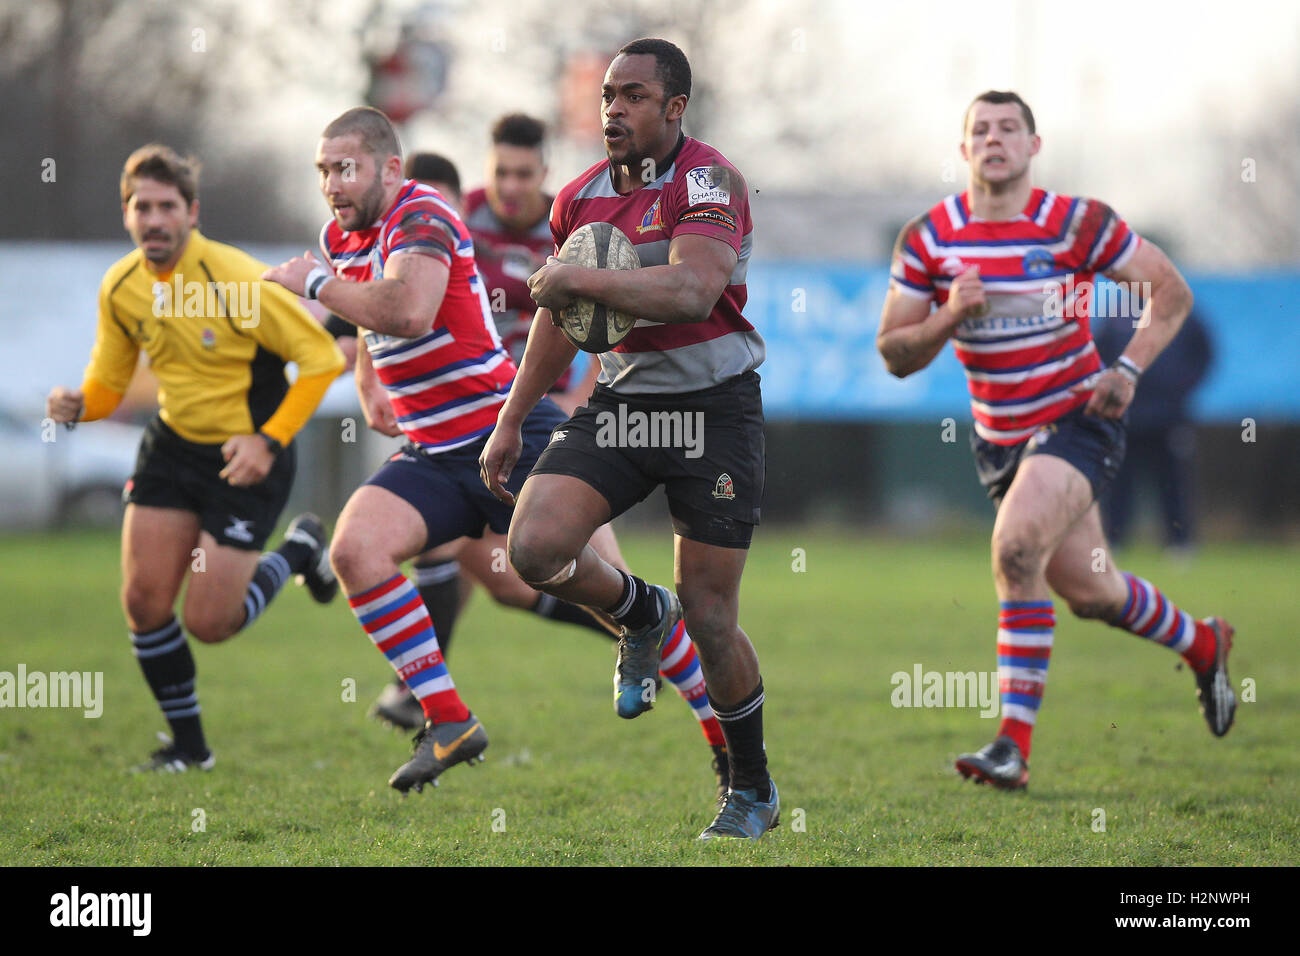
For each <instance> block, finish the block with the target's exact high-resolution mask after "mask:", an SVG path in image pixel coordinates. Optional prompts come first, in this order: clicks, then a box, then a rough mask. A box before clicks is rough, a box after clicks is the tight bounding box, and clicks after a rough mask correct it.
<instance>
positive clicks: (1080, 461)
mask: <svg viewBox="0 0 1300 956" xmlns="http://www.w3.org/2000/svg"><path fill="white" fill-rule="evenodd" d="M1124 433H1125V426H1124V421H1123V420H1122V419H1114V418H1099V417H1097V416H1096V415H1085V414H1084V413H1083V407H1082V406H1080V407H1079V408H1076V409H1074V410H1073V411H1070V412H1067V413H1066V414H1064V415H1062V416H1061V417H1060V418H1058V419H1057V420H1056V421H1054V422H1048V423H1047V424H1046V425H1043V426H1042V427H1041V428H1039V429H1038V431H1036V432H1034V433H1033V434H1032V435H1030V436H1029V437H1028V438H1026V439H1025V440H1024V441H1022V442H1020V443H1019V444H1018V445H995V444H993V442H990V441H985V440H984V439H983V438H980V437H979V435H977V434H976V433H975V429H973V428H972V429H971V433H970V445H971V451H973V452H974V453H975V471H976V473H977V474H978V475H979V479H980V484H982V485H983V486H984V489H985V490H986V491H987V492H988V495H989V497H990V498H992V499H993V503H994V504H995V505H1000V504H1002V499H1003V498H1004V497H1005V496H1006V493H1007V489H1008V488H1010V487H1011V481H1012V479H1014V478H1015V477H1016V469H1018V468H1019V467H1020V462H1021V461H1023V460H1024V459H1025V458H1026V457H1027V456H1029V455H1055V456H1056V457H1057V458H1062V459H1064V460H1065V461H1068V462H1069V463H1070V464H1071V465H1073V466H1074V467H1075V468H1077V469H1079V471H1081V472H1083V476H1084V477H1085V478H1087V479H1088V484H1090V485H1092V497H1093V500H1094V501H1095V500H1096V499H1098V498H1100V497H1101V496H1102V494H1104V493H1105V491H1106V489H1107V488H1108V487H1110V483H1111V482H1112V481H1114V480H1115V475H1116V474H1118V473H1119V466H1120V465H1121V464H1122V463H1123V461H1124Z"/></svg>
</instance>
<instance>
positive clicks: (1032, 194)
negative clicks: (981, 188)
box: [957, 186, 1043, 225]
mask: <svg viewBox="0 0 1300 956" xmlns="http://www.w3.org/2000/svg"><path fill="white" fill-rule="evenodd" d="M957 201H958V202H959V203H961V211H962V213H964V214H965V216H966V224H967V225H970V224H971V223H972V222H1020V221H1021V220H1025V221H1028V219H1029V214H1030V213H1031V212H1032V211H1033V210H1035V209H1037V208H1038V207H1039V206H1040V205H1041V204H1042V202H1043V187H1041V186H1035V187H1034V188H1033V189H1031V190H1030V191H1029V202H1027V203H1025V208H1024V209H1022V210H1020V212H1018V213H1017V214H1016V215H1014V216H1012V217H1011V218H1010V219H985V218H984V217H983V216H977V215H975V214H974V213H973V212H971V204H970V190H969V189H964V190H962V192H961V194H960V195H959V196H958V197H957Z"/></svg>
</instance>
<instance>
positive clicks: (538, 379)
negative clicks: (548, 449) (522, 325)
mask: <svg viewBox="0 0 1300 956" xmlns="http://www.w3.org/2000/svg"><path fill="white" fill-rule="evenodd" d="M577 353H578V350H577V348H576V347H575V346H574V345H573V343H572V342H570V341H569V340H568V339H566V338H565V337H564V333H563V332H561V331H560V330H559V329H557V328H556V327H555V325H554V324H553V323H552V322H551V312H550V310H549V309H538V310H537V314H536V315H534V316H533V324H532V328H531V329H529V331H528V345H527V346H526V347H525V348H524V357H523V358H522V359H521V360H520V362H519V374H517V375H516V376H515V381H514V384H513V385H511V386H510V395H509V396H508V397H507V398H506V403H505V405H504V406H503V407H502V409H501V415H500V417H499V418H498V419H497V420H498V422H499V423H500V424H503V425H506V426H507V427H511V428H516V427H518V426H519V425H521V424H522V423H523V420H524V419H525V418H527V417H528V413H529V412H531V411H532V410H533V409H534V408H535V407H536V406H537V403H538V402H540V401H541V400H542V396H543V395H545V394H546V393H547V392H548V391H550V390H551V388H552V387H553V386H554V385H555V383H556V381H557V380H558V379H559V377H560V376H561V375H563V374H564V370H565V369H566V368H568V367H569V365H570V364H572V362H573V357H574V356H575V355H576V354H577Z"/></svg>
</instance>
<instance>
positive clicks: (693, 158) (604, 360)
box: [551, 136, 765, 394]
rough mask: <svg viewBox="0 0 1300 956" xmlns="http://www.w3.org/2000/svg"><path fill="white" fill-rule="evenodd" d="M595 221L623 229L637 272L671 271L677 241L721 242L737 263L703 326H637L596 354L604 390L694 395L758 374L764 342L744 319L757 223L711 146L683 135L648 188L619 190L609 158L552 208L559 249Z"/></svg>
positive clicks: (741, 185)
mask: <svg viewBox="0 0 1300 956" xmlns="http://www.w3.org/2000/svg"><path fill="white" fill-rule="evenodd" d="M591 222H608V223H612V224H613V225H615V226H617V227H618V228H619V229H620V230H621V231H622V232H623V234H624V235H626V236H627V237H628V239H629V240H631V242H632V244H633V245H634V246H636V251H637V255H638V257H639V258H640V260H641V266H642V267H643V268H644V267H647V266H662V265H667V264H668V246H669V243H670V242H671V241H672V239H673V237H674V236H683V235H700V236H709V237H712V238H714V239H720V240H722V241H723V242H725V243H727V244H728V245H730V246H731V248H733V249H735V250H736V255H737V256H738V257H739V259H738V261H737V262H736V266H735V268H734V269H733V270H732V273H731V279H730V282H729V283H728V285H727V287H726V289H724V290H723V293H722V295H721V296H720V297H719V299H718V301H717V303H716V304H715V305H714V306H713V311H712V312H710V313H709V317H708V318H707V319H706V320H704V321H703V322H681V323H664V322H655V321H652V320H650V319H638V320H637V323H636V326H635V327H634V328H633V329H632V331H631V332H630V333H629V334H628V336H627V338H625V339H624V340H623V341H622V342H620V343H619V344H618V345H617V346H616V347H615V348H614V349H613V351H610V352H605V353H604V354H602V355H601V356H600V363H601V372H600V383H601V384H602V385H608V386H610V387H611V388H613V389H615V390H617V391H619V392H623V393H626V394H646V393H672V392H693V391H696V390H698V389H702V388H709V387H711V386H713V385H717V384H719V383H721V382H724V381H726V380H727V379H729V378H732V377H734V376H736V375H740V374H742V373H744V372H748V371H749V370H750V369H754V368H757V367H758V366H759V365H760V364H762V362H763V357H764V352H765V347H764V345H763V339H762V337H761V336H760V335H759V334H758V332H757V331H755V329H754V327H753V326H752V325H750V324H749V322H748V321H747V320H746V319H745V316H744V315H743V310H744V307H745V296H746V293H745V271H746V269H747V268H748V266H749V254H750V250H751V248H752V245H753V232H754V226H753V222H752V221H751V220H750V217H749V197H748V195H747V193H746V186H745V180H744V178H743V177H742V176H741V175H740V172H739V171H738V170H737V169H736V167H734V166H732V165H731V164H730V163H729V162H727V160H726V159H725V158H724V157H723V156H722V154H721V153H719V152H718V151H717V150H715V149H714V148H713V147H711V146H708V145H706V144H704V143H701V142H700V141H699V140H696V139H691V138H690V137H689V136H685V137H683V138H682V140H681V142H680V143H679V145H678V146H677V149H675V150H674V151H673V152H672V153H671V154H670V155H669V156H668V159H667V162H666V168H665V169H664V170H663V172H661V173H660V175H659V178H658V179H656V180H655V181H654V182H652V183H647V184H646V185H643V186H639V187H638V188H636V189H634V190H632V192H630V193H628V194H627V195H622V196H621V195H619V194H618V193H616V192H615V191H614V185H613V183H612V181H611V180H610V164H609V160H608V159H605V160H602V161H601V162H599V163H597V164H596V165H594V166H592V167H591V168H590V169H588V170H587V171H586V172H584V173H583V174H582V175H581V176H579V177H578V178H577V179H575V180H573V182H571V183H569V184H568V185H567V186H565V187H564V188H563V189H561V190H560V194H559V195H558V196H557V197H556V199H555V204H554V205H553V206H552V207H551V232H552V233H553V234H554V238H555V248H556V250H558V249H559V248H560V247H561V246H563V245H564V241H565V240H566V239H567V238H569V235H570V234H571V233H572V232H573V231H574V230H575V229H578V228H579V227H581V226H584V225H586V224H587V223H591Z"/></svg>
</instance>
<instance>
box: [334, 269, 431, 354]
mask: <svg viewBox="0 0 1300 956" xmlns="http://www.w3.org/2000/svg"><path fill="white" fill-rule="evenodd" d="M317 297H318V299H319V300H320V303H321V304H322V305H323V306H325V307H326V308H327V309H329V310H330V311H331V312H334V313H336V314H337V315H340V316H342V317H343V318H345V319H347V320H348V321H349V322H351V323H352V324H353V325H359V326H360V327H361V328H363V329H369V330H370V331H372V332H379V333H381V334H383V335H396V336H398V337H399V338H404V339H412V338H416V337H418V336H421V335H424V334H425V333H427V332H428V331H429V330H430V329H432V328H433V320H434V317H435V315H436V313H437V310H436V308H435V309H434V310H433V311H432V312H431V311H430V310H429V308H428V306H427V305H425V306H423V307H412V306H411V305H410V303H409V301H408V300H409V298H410V296H408V295H407V289H406V287H405V284H404V283H403V282H402V280H400V279H380V280H378V281H376V282H346V281H344V280H343V279H333V280H331V281H329V282H326V283H325V285H324V286H322V287H321V290H320V292H319V294H318V296H317Z"/></svg>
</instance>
